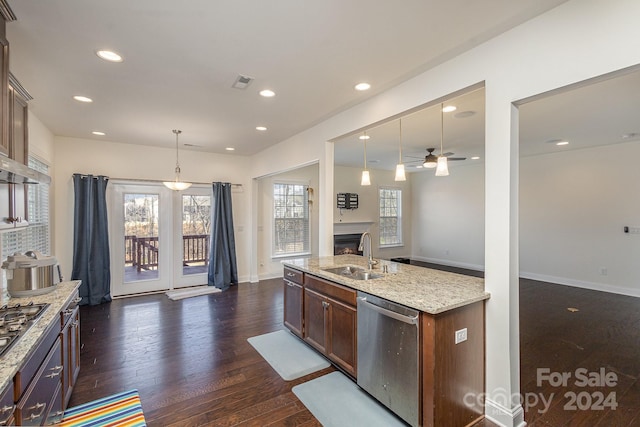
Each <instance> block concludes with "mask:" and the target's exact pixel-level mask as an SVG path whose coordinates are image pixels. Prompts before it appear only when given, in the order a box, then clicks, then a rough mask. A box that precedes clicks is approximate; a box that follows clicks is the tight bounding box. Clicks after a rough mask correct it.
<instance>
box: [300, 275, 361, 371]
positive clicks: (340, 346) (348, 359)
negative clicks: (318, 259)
mask: <svg viewBox="0 0 640 427" xmlns="http://www.w3.org/2000/svg"><path fill="white" fill-rule="evenodd" d="M355 304H356V292H355V291H354V290H352V289H348V288H346V287H344V286H341V285H339V284H337V283H333V282H329V281H327V280H324V279H321V278H318V277H314V276H310V275H308V274H307V275H305V287H304V334H303V336H304V340H305V341H307V342H308V343H309V344H311V345H312V346H313V347H314V348H316V349H317V350H318V351H320V352H321V353H323V354H324V355H325V356H327V357H328V358H329V359H330V360H331V361H332V362H334V363H335V364H336V365H337V366H339V367H340V368H342V369H343V370H344V371H345V372H346V373H348V374H349V375H351V376H353V377H354V378H355V377H356V373H357V370H356V345H357V315H356V307H355Z"/></svg>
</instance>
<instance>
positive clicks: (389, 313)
mask: <svg viewBox="0 0 640 427" xmlns="http://www.w3.org/2000/svg"><path fill="white" fill-rule="evenodd" d="M358 301H360V302H362V303H363V304H366V308H370V309H371V310H373V311H377V312H378V313H380V314H382V315H384V316H387V317H391V318H392V319H395V320H399V321H401V322H404V323H407V324H409V325H417V324H418V317H419V316H420V314H419V313H418V314H416V315H415V316H405V315H404V314H400V313H396V312H395V311H392V310H387V309H386V308H382V307H380V306H378V305H375V304H373V303H370V302H369V301H367V297H358Z"/></svg>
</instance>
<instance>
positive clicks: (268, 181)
mask: <svg viewBox="0 0 640 427" xmlns="http://www.w3.org/2000/svg"><path fill="white" fill-rule="evenodd" d="M318 170H319V167H318V164H317V163H315V164H313V165H310V166H305V167H301V168H297V169H294V170H291V171H287V172H283V173H280V174H277V175H272V176H268V177H265V178H262V179H260V180H258V197H259V205H258V211H259V212H260V214H259V215H258V221H259V222H258V236H257V238H258V275H259V279H260V280H263V279H269V278H274V277H282V263H281V261H282V260H283V259H285V258H272V257H271V254H272V242H273V184H274V183H275V182H295V183H305V184H308V185H309V188H310V189H311V190H312V191H310V194H309V201H311V203H310V204H309V219H310V227H311V230H310V231H311V236H310V237H311V256H313V257H317V256H318V253H319V252H318V241H319V239H318V223H319V215H318V212H319V210H320V206H319V204H318V203H317V197H316V193H317V191H318V180H319V174H318Z"/></svg>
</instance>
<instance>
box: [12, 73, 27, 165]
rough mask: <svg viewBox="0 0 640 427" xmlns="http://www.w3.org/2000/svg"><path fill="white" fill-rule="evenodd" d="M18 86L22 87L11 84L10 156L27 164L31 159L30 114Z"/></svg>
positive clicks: (17, 84)
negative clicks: (28, 121)
mask: <svg viewBox="0 0 640 427" xmlns="http://www.w3.org/2000/svg"><path fill="white" fill-rule="evenodd" d="M14 80H15V79H14ZM17 88H21V86H20V84H19V83H17V82H15V83H14V85H11V84H9V89H8V96H9V157H10V158H12V159H13V160H15V161H17V162H20V163H22V164H24V165H26V164H28V161H29V134H28V125H27V120H28V117H29V114H28V106H27V99H26V98H25V95H23V94H22V93H21V92H22V91H21V90H20V89H17Z"/></svg>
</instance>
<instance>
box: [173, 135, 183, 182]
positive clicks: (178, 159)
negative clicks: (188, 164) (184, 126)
mask: <svg viewBox="0 0 640 427" xmlns="http://www.w3.org/2000/svg"><path fill="white" fill-rule="evenodd" d="M173 133H175V134H176V173H180V157H179V156H180V155H179V151H178V135H180V134H181V133H182V131H181V130H179V129H174V130H173Z"/></svg>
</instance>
